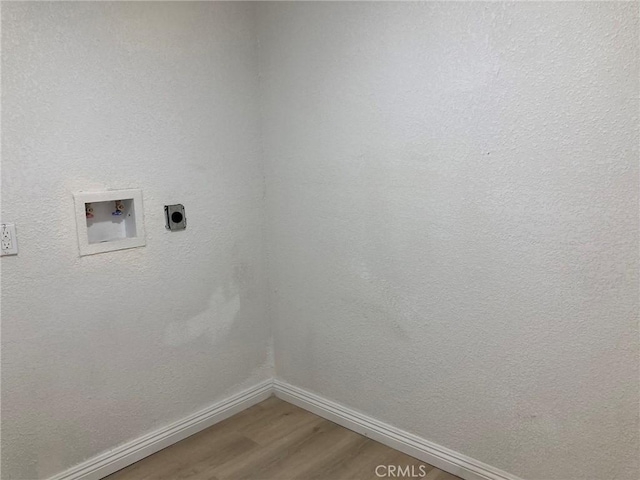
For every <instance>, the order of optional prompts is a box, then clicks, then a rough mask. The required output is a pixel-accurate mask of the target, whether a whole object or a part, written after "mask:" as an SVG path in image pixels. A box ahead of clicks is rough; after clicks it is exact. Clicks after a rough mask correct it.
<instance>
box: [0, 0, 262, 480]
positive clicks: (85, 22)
mask: <svg viewBox="0 0 640 480" xmlns="http://www.w3.org/2000/svg"><path fill="white" fill-rule="evenodd" d="M2 17H3V18H2V22H3V23H2V36H3V38H2V127H3V131H2V150H3V151H2V153H3V156H2V157H3V158H2V220H3V221H13V222H15V223H16V225H17V229H18V242H19V246H20V254H19V255H18V256H17V257H12V258H9V257H5V258H3V259H2V442H3V446H2V460H3V464H2V467H3V468H2V478H3V479H7V480H17V479H29V480H33V479H36V478H45V477H48V476H50V475H52V474H55V473H57V472H59V471H61V470H63V469H65V468H67V467H70V466H72V465H74V464H76V463H78V462H80V461H82V460H84V459H85V458H87V457H90V456H92V455H95V454H97V453H99V452H101V451H102V450H105V449H108V448H111V447H114V446H116V445H117V444H119V443H122V442H124V441H126V440H129V439H132V438H135V437H138V436H140V435H142V434H143V433H146V432H148V431H150V430H153V429H155V428H159V427H161V426H164V425H166V424H168V423H170V422H172V421H174V420H177V419H179V418H182V417H184V416H186V415H188V414H191V413H193V412H195V411H196V410H198V409H200V408H202V407H205V406H207V405H209V404H211V403H213V402H214V401H216V400H219V399H222V398H226V397H227V396H229V395H231V394H232V393H234V392H236V391H239V390H241V389H242V388H245V387H246V386H249V385H253V384H255V383H256V382H258V381H259V380H262V379H265V378H268V377H270V376H271V374H272V372H271V368H270V366H269V360H268V343H267V342H268V336H269V332H268V325H267V323H266V319H265V315H264V308H263V304H264V291H263V283H264V282H263V279H264V271H263V266H262V257H263V255H262V250H261V249H262V242H261V236H262V233H261V231H262V225H263V221H264V220H263V219H264V216H263V210H262V205H263V202H262V197H263V178H262V169H261V164H260V158H259V145H258V140H259V136H258V122H257V117H258V115H257V113H258V110H257V109H258V102H257V98H256V95H257V93H258V90H257V58H256V54H257V51H256V42H255V28H254V27H255V21H254V20H255V18H254V7H253V6H252V5H249V4H240V3H236V4H220V3H215V4H214V3H199V4H198V3H145V2H142V3H135V2H131V3H128V2H124V3H106V2H87V3H83V2H78V3H51V4H44V3H32V2H25V3H10V2H3V5H2ZM129 187H139V188H141V189H142V191H143V195H144V213H145V222H146V230H147V246H146V247H144V248H139V249H135V250H129V251H120V252H115V253H107V254H102V255H95V256H90V257H83V258H79V257H78V245H77V240H76V234H75V217H74V206H73V198H72V193H73V192H75V191H78V190H91V189H104V188H129ZM167 203H183V204H184V205H185V207H186V212H187V217H188V222H189V224H188V228H187V230H186V231H184V232H174V233H172V232H169V231H166V230H165V228H164V219H163V205H164V204H167Z"/></svg>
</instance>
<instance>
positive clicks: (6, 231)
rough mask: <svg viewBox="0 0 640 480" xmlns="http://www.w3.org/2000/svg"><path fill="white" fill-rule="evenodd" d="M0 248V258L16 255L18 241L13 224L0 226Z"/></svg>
mask: <svg viewBox="0 0 640 480" xmlns="http://www.w3.org/2000/svg"><path fill="white" fill-rule="evenodd" d="M0 247H2V249H1V254H2V256H4V255H17V254H18V240H17V239H16V226H15V225H14V224H13V223H3V224H1V226H0Z"/></svg>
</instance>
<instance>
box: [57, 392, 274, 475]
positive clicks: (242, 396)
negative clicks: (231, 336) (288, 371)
mask: <svg viewBox="0 0 640 480" xmlns="http://www.w3.org/2000/svg"><path fill="white" fill-rule="evenodd" d="M272 394H273V381H272V380H266V381H264V382H262V383H259V384H258V385H256V386H255V387H252V388H249V389H247V390H244V391H243V392H240V393H238V394H236V395H233V396H232V397H229V398H227V399H226V400H223V401H221V402H217V403H215V404H214V405H211V406H210V407H208V408H205V409H204V410H201V411H199V412H196V413H194V414H193V415H190V416H188V417H186V418H183V419H182V420H179V421H177V422H175V423H172V424H171V425H168V426H166V427H163V428H161V429H159V430H156V431H155V432H151V433H149V434H147V435H144V436H142V437H139V438H136V439H135V440H132V441H130V442H128V443H125V444H124V445H121V446H119V447H117V448H115V449H113V450H110V451H108V452H105V453H102V454H100V455H97V456H95V457H93V458H90V459H89V460H87V461H85V462H82V463H81V464H79V465H76V466H75V467H72V468H70V469H68V470H65V471H64V472H62V473H59V474H58V475H55V476H53V477H51V478H49V480H98V479H100V478H103V477H105V476H107V475H110V474H111V473H114V472H117V471H118V470H120V469H121V468H124V467H126V466H128V465H131V464H132V463H135V462H137V461H138V460H142V459H143V458H144V457H147V456H149V455H151V454H153V453H155V452H157V451H159V450H162V449H163V448H166V447H168V446H169V445H172V444H174V443H176V442H179V441H180V440H183V439H185V438H187V437H188V436H190V435H193V434H194V433H197V432H199V431H200V430H203V429H205V428H208V427H210V426H211V425H214V424H216V423H218V422H221V421H222V420H225V419H226V418H229V417H231V416H232V415H235V414H236V413H238V412H241V411H242V410H244V409H246V408H249V407H251V406H252V405H255V404H256V403H259V402H261V401H263V400H266V399H267V398H269V397H270V396H271V395H272Z"/></svg>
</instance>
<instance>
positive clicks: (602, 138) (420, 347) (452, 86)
mask: <svg viewBox="0 0 640 480" xmlns="http://www.w3.org/2000/svg"><path fill="white" fill-rule="evenodd" d="M260 12H261V17H260V18H261V34H260V39H259V40H260V43H261V46H262V51H261V63H262V72H261V74H262V75H263V78H264V84H263V85H262V94H263V97H262V98H263V100H264V103H263V112H264V114H265V122H264V126H265V129H264V139H265V155H266V157H265V159H266V174H267V186H268V193H267V201H268V212H269V222H270V223H269V228H268V231H269V241H270V242H269V246H270V247H269V248H270V252H269V257H270V262H269V267H270V272H269V275H270V282H271V293H272V301H271V314H272V316H273V320H274V322H275V324H274V325H275V326H274V329H275V347H276V371H277V374H278V376H280V377H282V378H283V379H284V380H286V381H288V382H291V383H293V384H295V385H298V386H301V387H304V388H307V389H310V390H313V391H316V392H319V393H320V394H322V395H324V396H326V397H329V398H332V399H334V400H336V401H339V402H342V403H344V404H347V405H349V406H351V407H354V408H356V409H358V410H361V411H363V412H365V413H367V414H369V415H372V416H374V417H377V418H379V419H382V420H384V421H387V422H389V423H391V424H393V425H396V426H398V427H401V428H404V429H407V430H409V431H411V432H414V433H416V434H418V435H421V436H423V437H425V438H427V439H429V440H431V441H434V442H436V443H439V444H441V445H444V446H446V447H449V448H452V449H454V450H457V451H459V452H462V453H465V454H467V455H469V456H472V457H475V458H477V459H479V460H481V461H484V462H486V463H489V464H491V465H493V466H496V467H499V468H502V469H504V470H507V471H509V472H511V473H513V474H516V475H520V476H522V477H525V478H529V479H557V480H568V479H576V480H577V479H580V480H585V479H591V480H602V479H605V478H606V479H614V478H615V479H629V480H635V479H637V478H638V477H639V474H640V472H639V467H638V448H639V444H638V427H639V425H638V401H639V398H638V378H639V376H638V375H639V372H638V323H637V320H638V319H637V314H638V218H637V217H638V215H637V212H638V140H639V138H638V116H637V115H638V75H639V71H638V57H639V51H638V33H639V32H638V4H637V3H549V2H547V3H536V4H529V3H520V4H503V3H493V4H483V3H413V4H411V3H357V4H344V3H304V4H268V5H262V6H261V7H260Z"/></svg>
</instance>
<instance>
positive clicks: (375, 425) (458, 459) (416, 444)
mask: <svg viewBox="0 0 640 480" xmlns="http://www.w3.org/2000/svg"><path fill="white" fill-rule="evenodd" d="M273 386H274V390H275V394H276V396H277V397H278V398H281V399H282V400H284V401H286V402H289V403H293V404H294V405H297V406H298V407H301V408H304V409H305V410H308V411H310V412H312V413H315V414H316V415H319V416H321V417H323V418H326V419H327V420H331V421H332V422H335V423H337V424H338V425H342V426H343V427H346V428H348V429H349V430H353V431H354V432H357V433H360V434H361V435H364V436H366V437H369V438H372V439H373V440H376V441H378V442H380V443H383V444H384V445H387V446H389V447H391V448H395V449H396V450H399V451H401V452H403V453H406V454H407V455H411V456H412V457H415V458H417V459H419V460H422V461H423V462H426V463H428V464H430V465H433V466H434V467H437V468H439V469H440V470H444V471H445V472H449V473H451V474H452V475H457V476H458V477H461V478H463V479H465V480H522V479H520V478H518V477H516V476H515V475H511V474H510V473H507V472H504V471H502V470H499V469H497V468H494V467H492V466H491V465H487V464H485V463H482V462H480V461H478V460H475V459H473V458H470V457H467V456H466V455H463V454H461V453H458V452H455V451H453V450H449V449H448V448H445V447H442V446H440V445H437V444H435V443H432V442H429V441H428V440H425V439H423V438H420V437H418V436H416V435H413V434H411V433H408V432H405V431H404V430H400V429H399V428H396V427H393V426H391V425H388V424H386V423H383V422H381V421H379V420H376V419H375V418H371V417H368V416H366V415H363V414H361V413H359V412H356V411H355V410H352V409H350V408H348V407H345V406H343V405H340V404H338V403H336V402H334V401H332V400H328V399H326V398H323V397H321V396H319V395H316V394H314V393H311V392H308V391H306V390H303V389H301V388H298V387H294V386H293V385H289V384H288V383H286V382H283V381H281V380H277V379H276V380H275V381H274V385H273Z"/></svg>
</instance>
